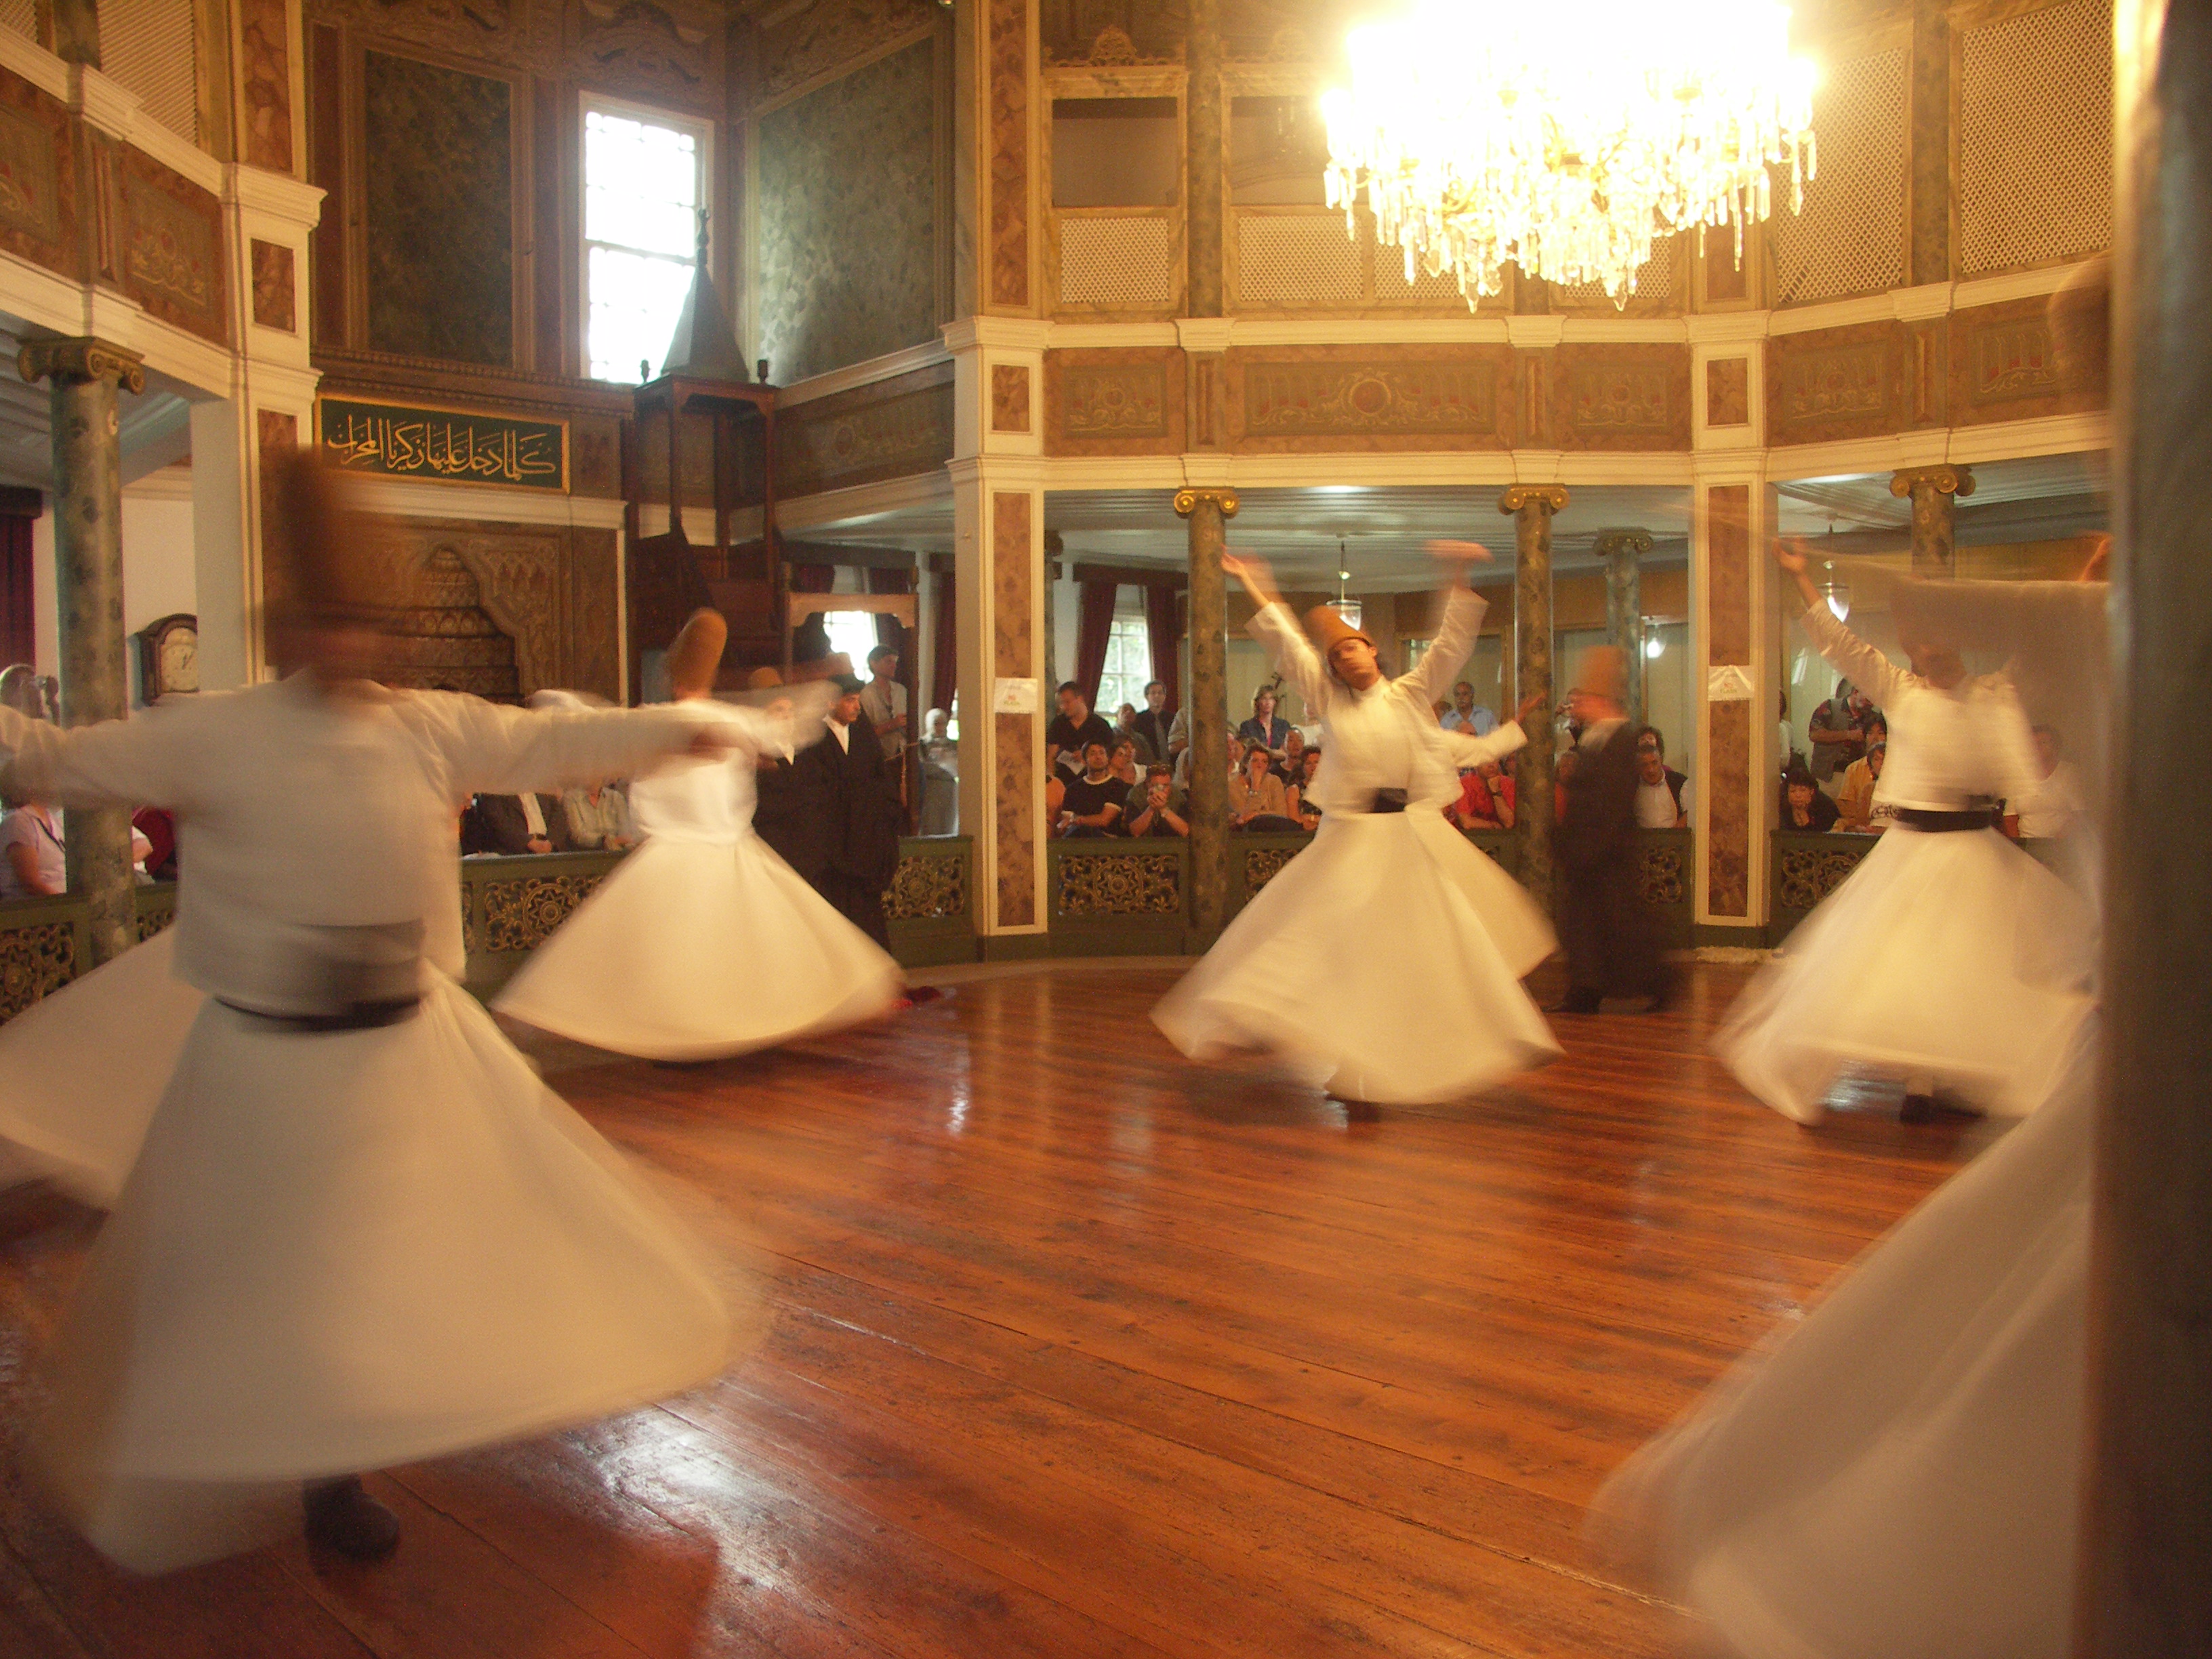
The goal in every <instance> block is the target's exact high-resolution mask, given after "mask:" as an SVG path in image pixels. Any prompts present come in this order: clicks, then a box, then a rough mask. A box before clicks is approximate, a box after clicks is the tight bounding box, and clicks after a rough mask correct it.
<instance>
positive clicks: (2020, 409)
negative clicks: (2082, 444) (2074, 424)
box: [1949, 298, 2106, 426]
mask: <svg viewBox="0 0 2212 1659" xmlns="http://www.w3.org/2000/svg"><path fill="white" fill-rule="evenodd" d="M1950 337H1951V351H1950V363H1949V370H1950V382H1949V392H1950V407H1949V413H1950V418H1951V422H1952V424H1953V425H1954V426H1978V425H1980V424H1981V423H1983V422H1987V421H2021V420H2030V419H2033V418H2035V417H2036V416H2045V415H2071V414H2075V413H2078V412H2080V411H2081V410H2093V409H2102V408H2104V407H2105V405H2106V360H2105V357H2104V356H2103V354H2102V352H2101V351H2100V353H2099V354H2098V356H2097V357H2096V358H2095V360H2094V361H2093V362H2087V363H2084V364H2081V365H2080V366H2079V367H2078V368H2077V367H2076V366H2075V365H2074V364H2071V363H2069V364H2068V365H2067V368H2068V372H2069V375H2071V376H2074V377H2076V378H2077V379H2078V380H2080V382H2081V383H2080V384H2068V385H2065V386H2062V385H2061V382H2060V374H2059V368H2058V362H2057V354H2056V352H2055V351H2054V349H2053V347H2052V344H2051V324H2050V320H2049V317H2048V302H2047V301H2044V300H2043V299H2040V298H2036V299H2030V300H2011V301H2006V302H2005V303H2003V304H2002V305H1994V306H1976V307H1973V308H1972V310H1968V311H1961V312H1959V313H1956V314H1955V315H1954V316H1953V317H1952V318H1951V319H1950Z"/></svg>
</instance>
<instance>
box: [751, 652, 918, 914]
mask: <svg viewBox="0 0 2212 1659" xmlns="http://www.w3.org/2000/svg"><path fill="white" fill-rule="evenodd" d="M836 682H837V687H838V690H840V691H841V692H842V694H843V695H842V696H840V697H839V698H838V700H837V702H836V703H835V704H834V705H832V706H831V708H830V710H829V730H828V731H827V732H824V733H823V736H822V740H821V741H820V742H818V743H817V744H813V745H812V746H811V747H810V748H807V749H804V750H800V751H799V758H798V759H797V760H796V761H795V762H793V765H792V787H791V793H792V797H793V806H794V807H795V809H796V811H797V813H798V815H799V827H800V829H801V831H802V833H801V834H800V835H799V836H798V838H797V839H798V842H799V850H800V852H801V854H802V856H803V857H804V858H805V863H801V862H800V861H799V860H797V859H793V860H790V862H791V864H792V867H793V868H794V869H796V870H798V871H799V873H800V874H801V875H803V876H805V878H807V880H809V881H810V882H811V883H813V884H814V890H815V891H816V892H817V893H819V894H821V895H822V896H823V898H826V899H828V900H829V902H830V903H832V904H834V905H835V906H836V907H837V909H838V911H839V912H840V913H841V914H842V915H844V916H845V917H846V918H847V919H848V921H851V922H852V923H853V925H854V927H858V928H859V929H860V931H861V932H862V933H866V935H867V936H868V937H869V938H870V939H873V940H875V942H876V943H877V944H878V945H882V946H884V948H885V949H886V950H888V949H890V929H889V928H888V927H886V926H885V925H884V888H886V887H888V886H889V885H890V879H891V872H893V871H894V870H896V868H897V867H898V838H899V823H900V820H901V817H902V808H901V806H900V805H899V799H898V793H897V790H896V787H895V786H894V785H893V783H892V781H891V779H890V777H889V775H886V773H885V772H884V750H883V745H882V744H880V743H879V742H878V741H877V738H876V732H875V728H874V726H872V725H871V724H870V723H869V722H868V721H866V720H862V719H861V718H860V690H861V687H860V681H859V680H857V679H855V678H854V677H853V676H852V675H850V674H840V675H838V676H836ZM808 820H811V823H810V822H808ZM770 844H771V845H773V844H774V843H773V842H771V843H770ZM809 866H812V867H809Z"/></svg>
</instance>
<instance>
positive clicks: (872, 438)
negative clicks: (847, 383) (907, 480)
mask: <svg viewBox="0 0 2212 1659" xmlns="http://www.w3.org/2000/svg"><path fill="white" fill-rule="evenodd" d="M775 447H776V454H775V469H776V471H775V488H776V494H777V495H779V496H792V495H812V494H814V493H815V492H817V490H823V489H844V488H846V487H848V486H849V485H853V484H863V483H874V482H876V481H877V480H878V479H879V478H900V477H909V476H911V475H913V474H915V473H919V472H934V471H938V470H939V468H941V467H942V466H943V465H945V462H947V461H949V460H951V459H952V365H951V364H950V363H940V364H938V365H935V366H934V367H933V368H924V369H917V370H915V372H914V373H913V374H902V375H899V376H898V377H897V378H896V379H895V380H879V381H878V382H877V383H876V384H875V385H873V386H856V387H854V389H853V390H852V391H850V392H837V393H836V394H834V395H833V396H830V397H828V398H817V399H815V400H814V401H812V402H811V403H804V404H795V405H793V407H792V408H791V409H789V410H785V411H782V412H781V413H780V414H779V415H778V416H777V417H776V423H775Z"/></svg>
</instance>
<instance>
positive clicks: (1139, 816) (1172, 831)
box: [1124, 765, 1190, 836]
mask: <svg viewBox="0 0 2212 1659" xmlns="http://www.w3.org/2000/svg"><path fill="white" fill-rule="evenodd" d="M1125 822H1126V823H1127V829H1126V830H1125V832H1124V833H1126V834H1127V835H1130V836H1188V834H1189V833H1190V823H1189V821H1188V819H1187V818H1185V817H1184V816H1183V802H1182V796H1180V795H1178V794H1176V792H1175V779H1174V777H1173V775H1170V772H1169V771H1168V769H1167V768H1166V767H1164V766H1158V765H1155V766H1151V767H1148V768H1146V771H1145V781H1144V782H1143V783H1141V784H1140V785H1139V786H1138V787H1136V788H1135V789H1133V790H1132V791H1131V792H1130V794H1129V809H1128V816H1127V819H1126V820H1125Z"/></svg>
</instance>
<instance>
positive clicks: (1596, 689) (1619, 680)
mask: <svg viewBox="0 0 2212 1659" xmlns="http://www.w3.org/2000/svg"><path fill="white" fill-rule="evenodd" d="M1574 689H1575V690H1577V691H1579V692H1581V693H1582V694H1583V696H1586V697H1603V698H1604V699H1605V700H1606V701H1607V702H1620V700H1621V694H1622V693H1623V692H1625V691H1626V690H1627V689H1628V659H1627V657H1626V656H1625V655H1624V654H1623V653H1622V652H1621V649H1620V647H1619V646H1617V645H1593V646H1591V647H1589V648H1588V649H1587V650H1585V651H1584V652H1583V654H1582V657H1581V659H1579V660H1578V661H1577V663H1576V665H1575V686H1574Z"/></svg>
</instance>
